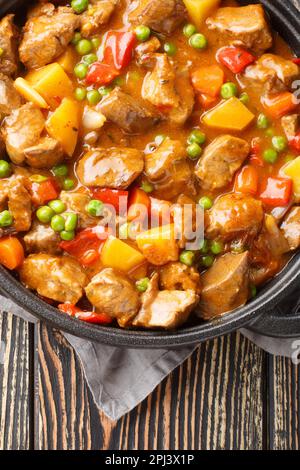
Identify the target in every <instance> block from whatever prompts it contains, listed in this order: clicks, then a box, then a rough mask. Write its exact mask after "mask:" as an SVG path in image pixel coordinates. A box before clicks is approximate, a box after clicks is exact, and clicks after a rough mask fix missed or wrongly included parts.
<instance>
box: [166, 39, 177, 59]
mask: <svg viewBox="0 0 300 470" xmlns="http://www.w3.org/2000/svg"><path fill="white" fill-rule="evenodd" d="M164 51H165V53H166V54H168V55H169V56H173V55H175V54H176V52H177V47H176V46H175V44H173V43H172V42H166V43H165V44H164Z"/></svg>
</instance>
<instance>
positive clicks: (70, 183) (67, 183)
mask: <svg viewBox="0 0 300 470" xmlns="http://www.w3.org/2000/svg"><path fill="white" fill-rule="evenodd" d="M74 186H75V182H74V181H73V180H72V179H70V178H66V179H65V180H64V182H63V188H64V189H65V190H66V191H70V190H71V189H73V188H74Z"/></svg>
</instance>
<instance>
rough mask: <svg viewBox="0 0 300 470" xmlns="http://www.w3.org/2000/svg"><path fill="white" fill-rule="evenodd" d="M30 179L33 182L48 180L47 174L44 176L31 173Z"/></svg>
mask: <svg viewBox="0 0 300 470" xmlns="http://www.w3.org/2000/svg"><path fill="white" fill-rule="evenodd" d="M29 179H30V181H32V182H33V183H38V184H40V183H43V182H44V181H47V179H48V178H47V176H44V175H31V176H30V177H29Z"/></svg>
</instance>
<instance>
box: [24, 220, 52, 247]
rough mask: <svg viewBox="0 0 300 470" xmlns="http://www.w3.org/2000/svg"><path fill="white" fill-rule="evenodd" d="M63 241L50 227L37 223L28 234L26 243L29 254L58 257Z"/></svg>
mask: <svg viewBox="0 0 300 470" xmlns="http://www.w3.org/2000/svg"><path fill="white" fill-rule="evenodd" d="M60 241H61V238H60V236H59V235H58V233H56V232H54V231H53V230H52V228H51V227H50V226H49V225H43V224H40V223H39V222H37V221H35V222H34V223H33V225H32V228H31V230H30V232H28V233H26V235H25V237H24V242H25V246H26V250H27V252H28V253H48V254H51V255H56V254H59V253H60V252H61V250H60V248H59V246H58V244H59V242H60Z"/></svg>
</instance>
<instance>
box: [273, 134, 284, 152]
mask: <svg viewBox="0 0 300 470" xmlns="http://www.w3.org/2000/svg"><path fill="white" fill-rule="evenodd" d="M272 145H273V147H274V149H275V150H277V152H284V150H286V148H287V146H288V141H287V139H286V138H285V137H283V136H281V135H278V136H274V137H273V139H272Z"/></svg>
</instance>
